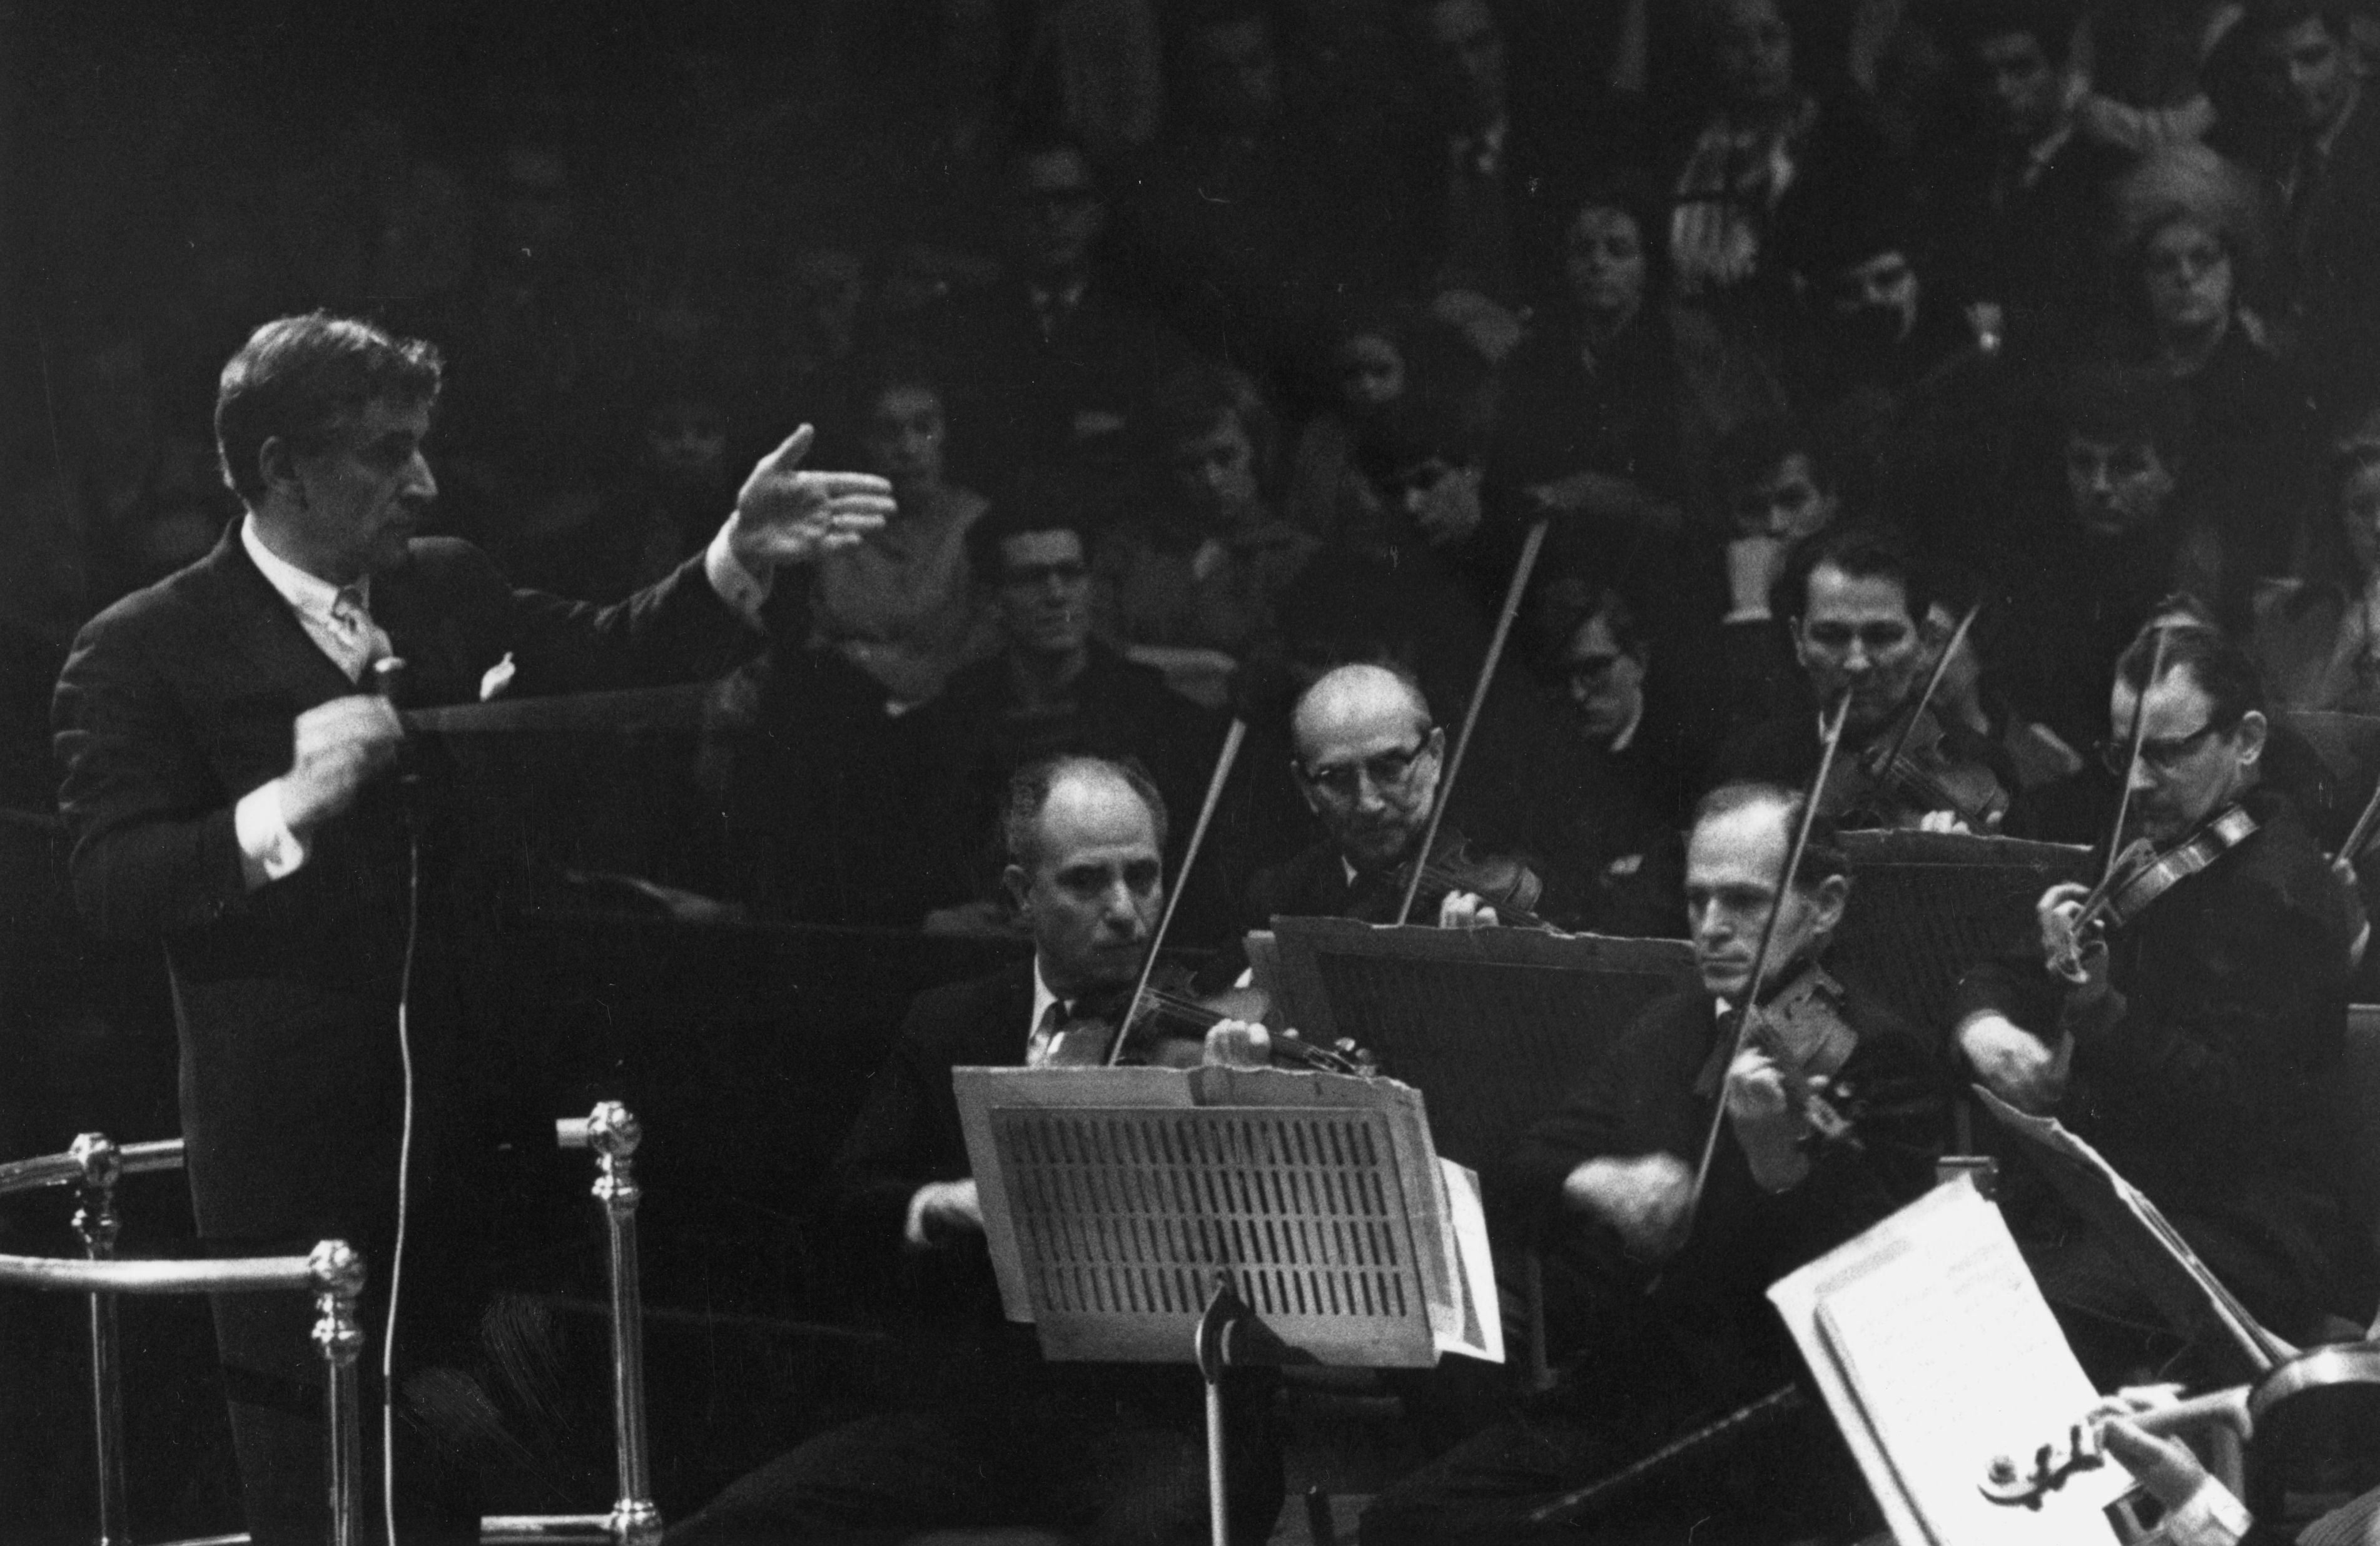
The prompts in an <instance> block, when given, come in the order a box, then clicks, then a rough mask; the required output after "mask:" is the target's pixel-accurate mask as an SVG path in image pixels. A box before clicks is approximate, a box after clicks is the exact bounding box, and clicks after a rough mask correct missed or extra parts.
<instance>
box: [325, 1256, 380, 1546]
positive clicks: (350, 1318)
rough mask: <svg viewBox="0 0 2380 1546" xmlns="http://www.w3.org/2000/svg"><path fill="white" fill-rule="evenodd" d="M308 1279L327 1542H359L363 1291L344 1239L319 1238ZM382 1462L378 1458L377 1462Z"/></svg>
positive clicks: (359, 1266)
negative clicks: (321, 1393) (359, 1303)
mask: <svg viewBox="0 0 2380 1546" xmlns="http://www.w3.org/2000/svg"><path fill="white" fill-rule="evenodd" d="M306 1270H307V1273H308V1274H309V1275H310V1277H311V1278H312V1280H313V1288H314V1307H315V1310H317V1312H318V1318H317V1319H316V1321H315V1322H314V1346H315V1347H319V1348H321V1349H322V1363H323V1366H324V1371H325V1373H326V1374H327V1375H328V1376H329V1382H328V1383H329V1387H330V1388H329V1390H328V1392H327V1393H326V1396H325V1400H324V1403H323V1406H324V1410H325V1412H326V1413H327V1417H326V1422H327V1425H328V1432H327V1434H326V1436H325V1442H324V1453H325V1455H326V1456H327V1461H326V1464H325V1467H324V1469H325V1472H326V1478H325V1480H326V1482H327V1485H328V1488H329V1493H330V1504H331V1542H332V1546H362V1542H363V1492H364V1462H363V1417H362V1411H361V1405H360V1403H359V1401H358V1395H357V1390H356V1359H358V1356H360V1355H361V1354H362V1352H363V1349H364V1328H363V1324H362V1323H361V1322H359V1321H358V1320H357V1318H356V1300H357V1299H358V1298H359V1297H360V1296H361V1295H362V1293H363V1291H364V1262H363V1258H362V1257H360V1256H358V1254H356V1252H355V1250H353V1248H351V1247H350V1246H348V1244H347V1243H346V1241H345V1240H324V1241H323V1242H322V1244H320V1245H318V1246H316V1247H315V1248H314V1250H313V1253H312V1254H311V1255H310V1256H308V1257H307V1259H306ZM382 1463H383V1465H385V1464H386V1463H387V1462H386V1460H385V1458H383V1462H382Z"/></svg>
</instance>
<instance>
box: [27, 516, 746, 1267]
mask: <svg viewBox="0 0 2380 1546" xmlns="http://www.w3.org/2000/svg"><path fill="white" fill-rule="evenodd" d="M371 610H372V615H373V619H374V621H375V622H377V623H378V624H379V625H380V626H381V627H382V628H383V630H385V631H386V632H387V634H389V636H390V639H391V642H392V644H393V645H394V646H395V651H396V653H397V654H398V655H399V656H401V657H403V658H404V659H405V660H406V661H407V673H406V687H407V695H408V697H409V698H410V699H411V700H413V701H416V702H419V703H422V704H442V703H459V702H469V701H472V700H474V699H476V698H477V696H478V694H479V683H480V678H481V676H482V674H483V673H484V672H486V671H487V670H489V668H491V667H492V666H494V665H496V664H497V663H498V661H500V660H501V659H503V658H504V656H505V655H506V654H510V655H511V656H512V657H513V658H514V661H515V663H516V667H517V669H518V674H517V676H516V679H515V682H514V684H513V692H514V693H515V694H518V695H527V694H535V693H544V692H556V691H571V690H587V689H594V688H599V687H618V686H628V685H637V684H642V683H647V682H657V681H667V680H671V679H673V678H684V677H691V676H696V675H699V674H702V673H704V672H706V671H710V670H717V669H723V668H724V667H726V666H727V665H729V664H731V663H732V662H733V660H734V658H735V654H736V651H737V649H738V648H739V646H743V645H745V644H746V642H747V639H748V640H749V641H750V642H751V643H753V644H757V643H758V642H759V635H758V634H747V631H746V630H745V629H744V627H743V626H742V624H741V623H740V622H737V620H736V619H735V616H734V614H733V613H732V612H731V611H730V610H728V609H727V608H726V607H725V606H724V605H723V604H722V602H721V601H720V600H719V599H718V598H717V597H716V596H715V595H714V594H713V593H712V591H711V590H710V586H709V585H708V584H707V583H706V581H705V579H704V576H703V574H702V572H701V567H700V562H699V561H695V562H689V563H688V564H687V565H686V567H684V568H682V569H680V570H679V571H678V572H677V573H676V574H673V575H672V576H670V577H669V578H668V579H666V580H664V581H662V583H660V584H659V585H657V586H653V587H651V588H650V589H648V590H646V591H643V592H640V593H639V594H637V596H634V597H632V598H629V599H627V600H626V601H624V602H621V603H619V604H618V605H617V606H614V607H611V608H606V609H602V610H598V609H595V608H592V607H588V606H583V605H580V604H577V603H572V602H567V601H563V600H560V599H558V598H553V597H549V596H542V595H539V594H536V593H533V592H526V591H515V590H513V589H512V588H511V587H510V586H508V585H506V584H505V582H504V579H503V577H502V576H501V575H500V574H498V573H497V572H496V569H495V567H494V565H493V564H492V563H491V562H490V561H489V560H488V559H487V558H486V556H485V555H483V554H481V553H480V551H479V550H476V549H474V548H471V547H470V546H468V545H467V544H465V543H462V542H457V541H454V540H451V539H441V538H424V539H420V540H417V541H415V542H414V543H413V544H412V555H411V562H409V563H408V564H407V565H406V566H404V567H403V568H401V569H397V570H393V571H391V572H389V573H387V574H379V575H376V576H374V578H373V580H372V589H371ZM356 691H358V689H357V688H356V686H355V685H354V684H353V683H351V682H349V681H348V680H347V678H346V673H345V672H343V671H342V670H339V668H338V667H337V666H335V665H334V664H333V662H332V661H331V659H330V658H329V657H328V656H326V655H324V654H323V653H322V650H321V648H320V647H319V646H316V645H315V644H314V642H313V641H312V639H311V638H310V636H309V635H308V634H307V633H306V631H305V629H304V627H303V626H302V625H301V624H300V623H299V622H298V621H297V614H296V613H295V612H294V611H292V610H291V609H290V608H289V606H288V605H287V603H286V602H285V601H284V600H283V599H282V598H281V597H280V595H279V594H278V593H277V592H276V591H274V590H273V587H272V585H271V584H270V582H268V581H267V580H266V579H265V577H264V575H263V574H261V572H260V571H259V570H258V569H257V567H256V565H255V563H254V562H252V561H251V560H250V559H249V556H248V553H247V550H246V549H245V548H244V547H242V545H241V543H240V540H239V536H238V530H237V527H236V526H235V527H233V528H231V529H230V530H228V531H227V532H226V533H225V537H224V539H223V541H221V542H220V543H218V544H217V545H216V547H215V549H214V550H213V551H212V553H210V554H209V555H208V556H207V557H206V558H204V559H201V560H200V562H197V563H195V564H192V565H191V566H190V567H188V568H187V569H184V570H182V571H180V572H179V573H177V574H173V575H171V576H169V577H168V578H166V579H164V580H163V581H161V582H159V583H158V584H157V585H155V586H151V587H149V588H148V589H146V590H142V591H140V592H137V593H135V594H133V595H131V596H128V597H127V598H124V599H123V600H122V601H119V602H118V603H116V604H115V606H113V607H111V608H109V609H108V610H106V611H104V612H103V613H101V614H100V615H99V616H98V617H97V618H95V619H93V620H92V621H91V622H90V623H89V624H88V625H87V626H86V627H85V628H84V629H83V631H82V633H81V634H80V635H79V637H78V638H77V639H76V641H75V646H74V650H73V653H72V654H71V656H70V657H69V658H68V659H67V666H66V670H65V671H64V673H63V675H62V676H61V677H60V678H59V682H58V688H57V694H56V697H55V704H54V707H53V717H54V723H55V730H56V732H57V751H58V755H59V759H60V761H61V763H62V764H63V765H64V767H65V769H66V779H65V784H64V787H63V789H62V791H61V792H60V796H59V804H60V808H61V810H62V812H63V814H64V815H65V817H66V820H67V825H68V827H69V829H70V833H71V836H72V839H73V852H72V859H71V869H72V877H73V885H74V892H75V897H76V901H77V903H78V906H79V909H80V911H81V912H82V913H83V915H84V916H85V917H86V918H87V919H88V920H89V921H90V922H91V924H93V925H94V926H95V927H96V928H98V929H99V930H100V931H101V932H103V933H104V934H108V935H112V936H132V937H138V936H154V937H159V938H162V939H163V941H164V946H165V951H166V956H167V960H168V963H169V965H170V967H171V969H172V972H173V979H174V987H175V1003H176V1017H177V1020H178V1022H179V1030H180V1035H181V1051H182V1073H181V1105H182V1122H183V1131H184V1136H185V1138H186V1139H187V1140H188V1144H189V1151H188V1166H189V1173H190V1181H191V1189H192V1193H193V1196H194V1199H195V1201H196V1203H197V1208H198V1222H199V1226H200V1231H201V1232H202V1234H203V1235H205V1236H206V1237H208V1238H214V1239H243V1240H273V1241H290V1242H301V1241H304V1240H307V1239H310V1238H320V1237H321V1236H322V1235H324V1234H329V1233H334V1232H337V1233H341V1234H346V1235H348V1236H350V1237H351V1238H356V1239H358V1243H363V1242H364V1241H366V1240H369V1239H370V1238H373V1237H374V1236H375V1234H376V1233H377V1231H378V1226H380V1225H381V1224H382V1223H383V1222H384V1217H385V1215H387V1214H389V1213H391V1212H392V1211H393V1199H394V1190H395V1189H394V1171H395V1126H396V1116H397V1112H398V1100H399V1095H400V1088H401V1087H400V1084H399V1073H398V1056H397V1046H396V1036H395V1005H396V1000H397V995H398V990H399V982H400V976H401V969H402V967H403V964H404V956H405V943H406V936H407V927H406V924H407V851H408V842H407V813H406V808H405V807H406V802H405V800H404V799H403V797H402V796H401V794H400V791H398V789H397V788H396V781H395V779H388V778H383V779H377V780H375V781H374V782H373V784H372V785H371V786H370V788H368V789H367V790H366V791H365V792H364V794H363V795H362V796H361V797H360V798H359V799H358V802H357V803H356V805H355V806H354V807H353V808H351V809H350V810H349V811H348V812H346V814H345V815H341V816H339V817H337V818H336V819H334V820H332V821H330V822H327V823H325V824H324V825H323V826H322V827H321V828H320V829H318V830H317V831H316V832H315V833H314V834H313V835H312V838H311V839H310V853H309V856H308V858H307V861H306V863H305V864H304V865H303V866H302V867H301V868H299V869H298V870H297V872H295V873H294V874H292V875H290V876H286V877H285V878H283V879H281V880H278V881H274V882H272V883H270V884H268V885H266V886H264V887H262V888H259V889H257V890H255V891H253V892H251V891H249V889H248V888H247V887H246V884H245V882H244V880H243V877H242V874H241V866H240V854H239V847H238V841H237V836H236V834H235V831H234V827H233V806H234V805H235V804H236V803H237V801H238V800H239V799H240V797H241V796H243V795H245V794H247V793H248V792H249V791H251V790H253V789H255V788H257V787H258V786H260V785H261V784H263V783H265V782H267V781H268V780H270V779H273V778H276V777H278V776H280V775H281V774H283V773H285V772H286V771H287V770H288V768H289V766H290V756H291V749H292V732H291V724H292V721H293V720H294V719H296V718H297V716H298V715H299V714H301V713H303V712H304V711H305V710H307V709H310V708H312V707H316V706H317V705H320V704H322V703H324V702H327V701H329V700H330V699H333V698H336V697H340V696H343V695H346V694H353V693H355V692H356ZM435 805H436V803H435V802H428V803H424V806H423V809H422V812H421V814H420V816H419V819H420V821H421V823H422V840H421V845H420V847H421V852H422V855H423V863H424V884H423V898H424V905H423V920H422V945H421V948H420V949H419V951H418V952H417V956H418V959H417V972H416V984H415V986H416V991H415V995H414V996H415V998H416V1000H417V1003H418V1004H419V1005H421V1006H424V1007H427V1006H430V1005H431V1004H434V1003H435V1002H436V1001H437V1000H438V999H439V997H440V996H441V994H442V992H445V993H451V984H446V983H444V982H443V980H442V977H443V962H444V961H445V960H446V952H444V951H442V950H441V949H440V948H438V936H439V933H440V922H441V910H440V902H441V900H442V898H443V895H444V882H445V879H446V877H447V876H448V875H449V873H450V872H449V869H448V866H447V863H446V861H447V859H448V857H449V856H450V855H451V854H452V852H454V846H455V845H454V843H453V842H452V841H451V840H448V839H450V838H451V834H452V833H453V831H454V830H455V829H456V827H458V826H459V825H460V824H462V823H464V822H466V821H467V820H468V812H459V811H443V812H442V811H440V810H438V809H436V808H435ZM413 1027H414V1031H415V1033H416V1036H417V1045H416V1047H415V1051H416V1053H417V1056H418V1057H419V1059H420V1060H421V1061H422V1062H423V1064H424V1068H423V1069H422V1074H423V1077H424V1079H425V1080H426V1081H428V1083H427V1084H426V1085H425V1088H429V1089H434V1088H435V1084H436V1075H437V1072H438V1070H439V1069H441V1068H442V1067H443V1054H444V1051H445V1047H444V1044H443V1042H442V1039H441V1038H442V1037H444V1036H446V1035H448V1034H450V1030H449V1027H448V1026H446V1025H444V1024H442V1023H440V1022H439V1017H438V1016H437V1015H435V1014H431V1015H429V1016H427V1017H426V1018H425V1016H424V1015H423V1014H422V1013H421V1012H420V1011H419V1009H417V1012H416V1014H415V1016H414V1021H413ZM428 1115H431V1116H433V1117H434V1115H435V1114H434V1113H428ZM432 1147H433V1148H434V1145H433V1146H432ZM374 1266H375V1269H377V1267H378V1263H374Z"/></svg>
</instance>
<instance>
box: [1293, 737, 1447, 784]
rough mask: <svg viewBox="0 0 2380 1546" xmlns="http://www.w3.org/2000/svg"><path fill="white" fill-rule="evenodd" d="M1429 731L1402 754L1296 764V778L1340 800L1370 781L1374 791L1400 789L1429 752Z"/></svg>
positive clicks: (1397, 752)
mask: <svg viewBox="0 0 2380 1546" xmlns="http://www.w3.org/2000/svg"><path fill="white" fill-rule="evenodd" d="M1435 733H1436V732H1435V731H1423V732H1422V737H1421V739H1420V740H1419V741H1416V742H1415V743H1413V744H1412V745H1411V746H1408V747H1406V748H1405V749H1403V751H1396V752H1375V753H1374V754H1373V755H1370V756H1368V757H1365V758H1363V759H1362V760H1360V761H1357V762H1332V763H1324V764H1323V765H1322V766H1321V767H1310V766H1308V765H1307V764H1305V763H1303V762H1301V763H1299V764H1297V771H1298V776H1299V777H1301V778H1303V779H1305V781H1306V782H1307V783H1309V784H1312V785H1313V786H1314V787H1315V788H1317V789H1318V790H1321V791H1323V792H1324V793H1326V794H1330V795H1332V796H1335V797H1336V798H1338V799H1341V800H1353V799H1354V798H1355V796H1356V795H1357V794H1359V793H1361V792H1362V791H1363V780H1365V779H1370V780H1371V784H1372V787H1373V788H1374V789H1396V788H1399V787H1401V786H1402V785H1403V783H1404V781H1405V779H1406V777H1407V775H1409V774H1411V773H1412V772H1413V767H1414V764H1415V763H1416V762H1419V761H1420V760H1421V755H1422V754H1423V753H1424V752H1427V751H1428V750H1429V742H1430V737H1431V736H1432V735H1433V734H1435Z"/></svg>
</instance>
